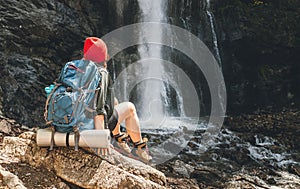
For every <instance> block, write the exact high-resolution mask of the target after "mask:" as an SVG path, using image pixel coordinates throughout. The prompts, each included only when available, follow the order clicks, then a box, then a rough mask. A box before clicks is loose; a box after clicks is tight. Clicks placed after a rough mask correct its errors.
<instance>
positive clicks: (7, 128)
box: [0, 119, 11, 134]
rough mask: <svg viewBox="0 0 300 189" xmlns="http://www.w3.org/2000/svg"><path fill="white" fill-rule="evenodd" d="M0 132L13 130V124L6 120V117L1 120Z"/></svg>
mask: <svg viewBox="0 0 300 189" xmlns="http://www.w3.org/2000/svg"><path fill="white" fill-rule="evenodd" d="M0 132H3V133H6V134H8V133H10V132H11V124H10V123H9V122H8V121H6V120H5V119H3V120H1V121H0Z"/></svg>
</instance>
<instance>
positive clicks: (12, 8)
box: [0, 0, 105, 125]
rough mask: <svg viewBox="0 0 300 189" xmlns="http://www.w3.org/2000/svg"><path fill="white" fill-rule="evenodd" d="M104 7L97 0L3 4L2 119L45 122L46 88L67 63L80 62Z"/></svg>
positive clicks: (13, 0)
mask: <svg viewBox="0 0 300 189" xmlns="http://www.w3.org/2000/svg"><path fill="white" fill-rule="evenodd" d="M103 7H104V5H103V3H102V2H98V1H95V2H94V1H92V0H91V1H88V0H82V1H76V3H74V2H73V1H67V0H65V1H45V0H42V1H35V0H29V1H21V2H20V1H16V0H5V3H1V5H0V10H1V11H0V18H1V19H0V25H1V28H2V29H1V31H0V75H1V78H0V113H1V114H5V115H6V116H8V117H12V118H15V119H16V120H17V121H19V122H21V123H24V124H27V125H29V123H31V124H32V123H33V124H38V125H40V124H41V123H42V122H43V118H42V114H43V106H44V103H45V100H46V99H45V95H44V91H43V89H44V87H46V86H47V85H49V84H50V83H51V82H52V81H53V80H54V79H55V78H56V76H57V74H58V72H59V70H60V69H61V66H62V65H63V64H64V63H65V62H66V61H68V60H70V59H71V58H75V57H76V56H77V57H80V53H79V51H80V50H81V48H82V44H83V41H84V39H85V37H86V36H90V35H97V34H98V33H97V32H98V30H99V28H101V25H103V24H102V22H103V20H102V18H103V15H101V14H104V13H105V11H99V10H101V8H103ZM96 26H97V27H96ZM102 29H103V30H102V31H105V28H102ZM99 35H100V34H99ZM78 55H79V56H78Z"/></svg>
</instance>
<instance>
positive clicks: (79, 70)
mask: <svg viewBox="0 0 300 189" xmlns="http://www.w3.org/2000/svg"><path fill="white" fill-rule="evenodd" d="M100 82H101V74H100V72H99V68H98V67H97V66H96V65H95V63H94V62H92V61H88V60H75V61H71V62H68V63H66V64H65V66H64V67H63V68H62V70H61V73H60V75H59V78H58V79H57V80H56V82H55V87H54V88H53V90H52V91H51V93H50V94H49V96H48V98H47V101H46V106H45V114H44V116H45V120H46V125H48V126H50V128H52V139H51V146H50V149H53V145H54V144H53V143H54V139H53V137H54V132H55V131H57V132H62V133H70V132H74V133H75V150H78V141H79V132H80V131H82V130H87V129H93V128H94V121H93V118H94V115H95V112H96V110H95V108H96V98H95V96H96V94H97V93H98V92H99V83H100Z"/></svg>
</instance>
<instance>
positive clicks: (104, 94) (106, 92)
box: [83, 37, 152, 162]
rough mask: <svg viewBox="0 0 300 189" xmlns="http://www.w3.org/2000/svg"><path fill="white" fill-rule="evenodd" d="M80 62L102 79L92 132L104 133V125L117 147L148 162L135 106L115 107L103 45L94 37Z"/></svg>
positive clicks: (86, 46)
mask: <svg viewBox="0 0 300 189" xmlns="http://www.w3.org/2000/svg"><path fill="white" fill-rule="evenodd" d="M83 58H84V59H85V60H91V61H93V62H95V63H96V65H98V67H99V71H100V73H101V75H102V79H101V84H100V91H99V92H98V94H97V109H96V111H97V115H96V116H95V118H94V125H95V129H104V128H105V127H106V125H107V127H108V128H109V129H110V131H111V132H112V135H113V136H114V138H115V139H116V141H117V145H118V147H119V148H120V149H122V151H123V152H125V153H127V154H129V153H133V154H134V155H136V156H138V157H139V158H140V159H141V160H142V161H145V162H149V161H151V160H152V157H151V156H150V155H149V154H148V151H147V139H142V136H141V131H140V124H139V119H138V116H137V113H136V108H135V106H134V104H132V103H131V102H122V103H120V104H118V103H117V100H116V99H115V98H114V94H113V83H112V80H111V78H110V76H109V73H108V71H107V60H108V53H107V47H106V44H105V43H104V41H103V40H101V39H99V38H97V37H88V38H86V40H85V42H84V56H83ZM106 120H107V121H106ZM123 121H125V126H126V131H127V133H128V135H129V137H130V138H131V141H132V142H133V146H134V149H133V151H132V150H131V149H130V147H129V146H128V144H127V142H126V141H127V140H126V139H127V134H125V133H122V132H121V131H120V124H121V123H122V122H123ZM100 153H101V154H106V153H107V149H102V150H101V152H100Z"/></svg>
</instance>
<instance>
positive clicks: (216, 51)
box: [206, 0, 222, 68]
mask: <svg viewBox="0 0 300 189" xmlns="http://www.w3.org/2000/svg"><path fill="white" fill-rule="evenodd" d="M206 3H207V4H206V14H207V16H208V18H209V23H210V28H211V33H212V38H213V48H214V54H215V58H216V59H217V61H218V63H219V65H220V67H221V68H222V66H221V62H222V61H221V56H220V51H219V46H218V38H217V34H216V30H215V24H214V16H213V14H212V12H211V10H210V0H206Z"/></svg>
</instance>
